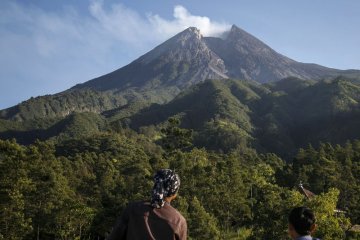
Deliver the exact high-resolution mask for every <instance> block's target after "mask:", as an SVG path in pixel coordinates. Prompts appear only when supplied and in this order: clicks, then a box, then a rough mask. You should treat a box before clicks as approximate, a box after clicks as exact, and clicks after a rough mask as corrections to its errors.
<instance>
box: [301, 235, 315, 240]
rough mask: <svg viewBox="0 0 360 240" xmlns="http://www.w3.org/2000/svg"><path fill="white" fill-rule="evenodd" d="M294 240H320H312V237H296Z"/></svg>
mask: <svg viewBox="0 0 360 240" xmlns="http://www.w3.org/2000/svg"><path fill="white" fill-rule="evenodd" d="M296 240H320V239H318V238H313V237H312V236H310V235H307V236H301V237H298V238H297V239H296Z"/></svg>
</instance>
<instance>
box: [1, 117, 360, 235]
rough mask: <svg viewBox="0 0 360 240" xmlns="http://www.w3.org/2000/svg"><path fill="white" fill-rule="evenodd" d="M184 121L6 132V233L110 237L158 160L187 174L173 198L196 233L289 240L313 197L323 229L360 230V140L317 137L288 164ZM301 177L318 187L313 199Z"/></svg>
mask: <svg viewBox="0 0 360 240" xmlns="http://www.w3.org/2000/svg"><path fill="white" fill-rule="evenodd" d="M179 124H180V122H179V120H177V119H173V118H172V119H169V121H166V123H165V124H164V127H163V128H162V131H160V132H159V133H158V134H159V135H158V136H157V140H155V142H154V139H151V138H149V137H146V136H145V135H143V134H138V133H136V132H134V131H132V130H124V129H123V130H121V131H117V132H116V131H111V132H110V131H109V132H107V133H104V132H98V133H94V134H88V135H82V136H80V137H71V138H70V137H69V138H67V139H65V138H64V139H57V140H54V139H53V140H48V141H36V142H34V143H33V144H31V145H28V146H23V145H19V144H18V143H16V141H15V140H5V141H4V140H1V141H0V153H1V154H0V189H1V192H0V199H1V201H0V202H1V205H0V208H1V211H0V214H1V216H0V233H1V235H0V239H54V238H55V239H103V238H104V237H105V236H106V235H107V234H108V232H109V231H111V228H112V226H113V224H114V222H115V219H116V217H117V216H118V215H119V214H120V213H121V211H122V209H124V207H125V206H126V205H127V204H128V203H129V202H130V201H135V200H144V199H145V200H146V199H149V196H150V189H151V187H152V176H153V173H154V172H155V171H156V170H157V169H159V168H171V169H175V170H176V171H177V172H178V173H179V175H180V176H181V180H182V181H181V182H182V185H181V188H180V193H179V198H177V199H176V200H175V202H174V206H175V207H177V208H178V209H179V210H180V211H181V213H182V214H183V215H184V216H185V217H186V219H187V221H188V225H189V236H190V238H191V239H287V238H286V229H287V214H288V212H289V209H291V208H292V207H294V206H298V205H304V204H305V205H307V206H310V207H311V208H313V209H314V210H315V212H316V214H317V216H318V225H319V227H318V229H319V230H318V231H317V233H316V236H318V237H321V238H322V239H344V238H345V234H347V239H356V236H355V235H354V234H355V233H351V232H347V230H348V229H349V228H350V226H351V224H355V223H359V221H360V211H359V206H358V202H359V201H360V199H359V198H360V189H359V186H360V182H359V179H360V160H359V159H360V158H359V156H360V142H359V141H353V142H348V143H346V144H345V145H342V146H340V145H331V144H321V145H320V147H319V148H313V147H311V146H309V147H307V148H305V149H300V150H299V151H298V153H297V155H296V157H295V158H294V161H293V162H292V163H286V162H285V161H284V160H282V159H280V158H279V157H277V156H276V155H275V154H272V153H266V154H260V153H256V151H255V150H253V149H249V148H245V147H242V148H238V149H236V150H231V151H229V152H228V153H226V154H225V153H216V152H213V151H208V150H206V149H204V148H196V147H194V146H193V134H192V133H193V132H192V131H191V130H188V129H182V128H179ZM300 181H302V182H303V184H304V186H306V187H307V188H309V189H311V190H312V191H313V192H314V193H316V194H318V195H317V196H316V197H314V198H312V199H310V200H308V199H307V198H305V197H304V195H302V194H301V192H300V191H299V189H298V188H297V186H298V184H299V182H300ZM335 208H337V209H341V210H343V211H345V214H343V213H338V214H336V213H335V212H334V209H335ZM351 236H353V238H351Z"/></svg>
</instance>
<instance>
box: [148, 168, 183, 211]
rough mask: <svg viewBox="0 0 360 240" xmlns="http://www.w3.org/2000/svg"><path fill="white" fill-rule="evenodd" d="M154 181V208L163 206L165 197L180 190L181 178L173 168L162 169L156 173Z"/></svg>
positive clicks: (152, 199) (152, 203) (152, 202)
mask: <svg viewBox="0 0 360 240" xmlns="http://www.w3.org/2000/svg"><path fill="white" fill-rule="evenodd" d="M154 182H155V183H154V187H153V190H152V196H151V205H152V206H153V207H154V208H162V207H163V206H164V204H165V200H164V198H166V197H170V196H172V195H174V194H175V193H177V191H178V190H179V187H180V178H179V175H177V174H176V173H175V171H173V170H170V169H161V170H159V171H158V172H157V173H156V174H155V176H154Z"/></svg>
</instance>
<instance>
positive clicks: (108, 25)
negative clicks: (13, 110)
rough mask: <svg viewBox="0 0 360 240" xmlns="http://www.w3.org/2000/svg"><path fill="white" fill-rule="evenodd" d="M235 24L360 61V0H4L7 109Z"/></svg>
mask: <svg viewBox="0 0 360 240" xmlns="http://www.w3.org/2000/svg"><path fill="white" fill-rule="evenodd" d="M232 24H236V25H237V26H239V27H241V28H243V29H244V30H246V31H248V32H249V33H251V34H253V35H254V36H256V37H258V38H259V39H260V40H262V41H264V42H265V43H266V44H268V45H269V46H271V47H272V48H273V49H275V50H276V51H278V52H280V53H282V54H284V55H286V56H288V57H290V58H293V59H295V60H298V61H302V62H313V63H318V64H321V65H324V66H327V67H334V68H339V69H360V46H359V43H360V1H358V0H347V1H339V0H316V1H314V0H303V1H289V0H273V1H269V0H251V1H250V0H247V1H243V0H222V1H200V0H197V1H194V0H192V1H190V0H185V1H174V0H166V1H165V0H157V1H145V0H141V1H140V0H126V1H125V0H123V1H115V0H89V1H87V0H82V1H75V0H51V1H49V0H36V1H35V0H33V1H31V0H27V1H23V0H1V1H0V109H3V108H7V107H10V106H13V105H15V104H18V103H20V102H21V101H24V100H26V99H28V98H30V97H32V96H33V97H36V96H39V95H45V94H53V93H56V92H60V91H63V90H66V89H68V88H70V87H71V86H73V85H75V84H77V83H81V82H85V81H87V80H90V79H92V78H95V77H98V76H101V75H103V74H106V73H108V72H110V71H113V70H115V69H118V68H120V67H122V66H124V65H126V64H128V63H130V62H131V61H133V60H135V59H136V58H137V57H139V56H140V55H142V54H144V53H145V52H147V51H149V50H151V49H152V48H154V47H155V46H156V45H158V44H160V43H161V42H163V41H164V40H166V39H167V38H169V37H171V36H172V35H174V34H175V33H177V32H179V31H181V30H182V29H185V28H186V27H189V26H196V27H198V28H200V29H201V31H202V33H203V34H204V35H217V34H219V32H221V31H224V30H226V29H227V28H229V27H230V26H231V25H232Z"/></svg>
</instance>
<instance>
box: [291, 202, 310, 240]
mask: <svg viewBox="0 0 360 240" xmlns="http://www.w3.org/2000/svg"><path fill="white" fill-rule="evenodd" d="M315 228H316V225H315V215H314V213H313V212H312V211H311V210H310V209H309V208H306V207H297V208H294V209H293V210H291V212H290V215H289V235H290V237H291V238H293V239H295V238H297V237H299V236H305V235H311V233H312V232H313V231H314V230H315Z"/></svg>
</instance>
